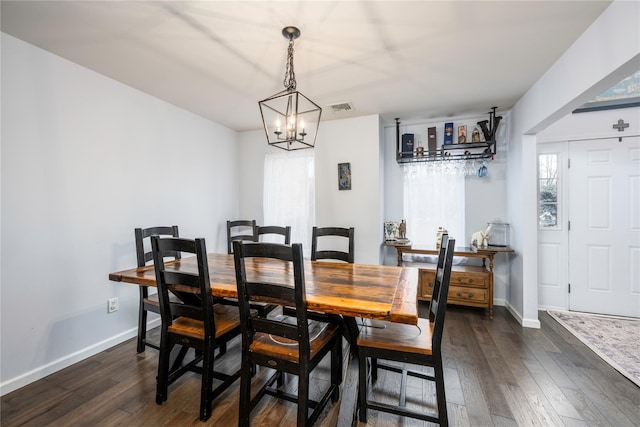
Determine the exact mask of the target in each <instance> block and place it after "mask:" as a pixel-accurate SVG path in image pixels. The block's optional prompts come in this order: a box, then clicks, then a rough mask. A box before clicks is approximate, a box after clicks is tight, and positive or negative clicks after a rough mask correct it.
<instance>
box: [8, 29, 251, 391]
mask: <svg viewBox="0 0 640 427" xmlns="http://www.w3.org/2000/svg"><path fill="white" fill-rule="evenodd" d="M1 43H2V146H1V148H2V172H1V187H2V212H1V218H2V226H1V233H2V245H1V254H2V259H1V262H2V278H1V284H0V286H1V289H0V298H1V315H0V316H1V339H2V349H1V358H2V363H1V372H0V387H1V393H3V394H4V393H8V392H9V391H11V390H13V389H15V388H18V387H20V386H22V385H24V384H27V383H29V382H31V381H34V380H36V379H39V378H41V377H43V376H45V375H47V374H49V373H51V372H54V371H56V370H58V369H61V368H63V367H65V366H68V365H70V364H71V363H74V362H75V361H77V360H81V359H83V358H85V357H88V356H90V355H92V354H94V353H97V352H99V351H101V350H103V349H105V348H108V347H110V346H112V345H114V344H116V343H118V342H120V341H123V340H125V339H127V338H129V337H132V336H133V335H134V334H135V331H136V327H137V303H138V300H137V299H138V288H137V287H136V286H134V285H128V284H120V283H114V282H110V281H109V280H108V274H109V273H110V272H113V271H117V270H122V269H126V268H131V267H134V266H135V264H136V258H135V249H134V242H133V229H134V228H135V227H138V226H141V227H147V226H152V225H160V224H177V225H179V226H180V232H181V234H182V235H183V236H185V237H205V238H206V239H207V246H208V249H209V250H212V251H213V250H218V251H225V240H226V228H225V226H224V221H226V219H227V218H229V217H235V216H236V215H237V214H238V202H237V198H236V193H237V191H238V188H239V186H238V183H237V181H236V180H235V176H236V174H237V164H238V157H237V143H236V142H237V134H236V133H235V132H233V131H231V130H229V129H227V128H224V127H222V126H219V125H217V124H215V123H212V122H210V121H208V120H205V119H203V118H200V117H198V116H195V115H193V114H191V113H188V112H186V111H184V110H181V109H178V108H176V107H174V106H172V105H169V104H167V103H165V102H163V101H160V100H158V99H156V98H152V97H150V96H148V95H146V94H144V93H142V92H139V91H137V90H134V89H132V88H130V87H128V86H124V85H122V84H120V83H118V82H116V81H114V80H111V79H109V78H106V77H104V76H102V75H99V74H96V73H94V72H92V71H90V70H87V69H85V68H82V67H80V66H78V65H76V64H73V63H71V62H69V61H67V60H64V59H62V58H60V57H57V56H54V55H52V54H50V53H48V52H45V51H43V50H41V49H39V48H36V47H34V46H32V45H29V44H27V43H24V42H22V41H20V40H18V39H15V38H13V37H11V36H8V35H6V34H2V39H1ZM111 297H119V299H120V309H119V311H117V312H116V313H113V314H107V308H106V306H107V304H106V303H107V299H108V298H111Z"/></svg>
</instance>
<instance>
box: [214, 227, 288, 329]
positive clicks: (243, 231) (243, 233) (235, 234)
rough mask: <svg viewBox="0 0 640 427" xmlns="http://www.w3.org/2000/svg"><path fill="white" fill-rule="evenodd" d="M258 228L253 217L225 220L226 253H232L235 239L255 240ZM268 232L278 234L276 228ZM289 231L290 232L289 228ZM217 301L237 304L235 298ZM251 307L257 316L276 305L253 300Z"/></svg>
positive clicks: (268, 311) (263, 315)
mask: <svg viewBox="0 0 640 427" xmlns="http://www.w3.org/2000/svg"><path fill="white" fill-rule="evenodd" d="M273 228H274V227H269V229H270V230H271V229H273ZM258 229H259V227H258V226H257V225H256V220H255V219H251V220H237V221H227V253H228V254H232V253H233V242H235V241H241V242H257V241H258V236H259V235H258V234H257V230H258ZM249 230H251V234H247V233H248V232H249ZM285 232H286V230H285ZM269 233H277V234H280V233H279V232H278V230H274V231H269ZM289 233H291V231H290V229H289ZM263 234H264V233H263ZM285 237H286V236H285ZM219 302H220V303H222V304H227V305H235V306H237V305H238V300H237V299H236V298H221V299H220V300H219ZM251 308H252V309H254V310H256V311H257V313H258V316H260V317H267V315H268V314H269V313H271V312H272V311H273V310H275V309H276V308H277V306H276V305H274V304H267V303H263V302H255V303H252V304H251Z"/></svg>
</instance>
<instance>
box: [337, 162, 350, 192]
mask: <svg viewBox="0 0 640 427" xmlns="http://www.w3.org/2000/svg"><path fill="white" fill-rule="evenodd" d="M338 190H351V163H338Z"/></svg>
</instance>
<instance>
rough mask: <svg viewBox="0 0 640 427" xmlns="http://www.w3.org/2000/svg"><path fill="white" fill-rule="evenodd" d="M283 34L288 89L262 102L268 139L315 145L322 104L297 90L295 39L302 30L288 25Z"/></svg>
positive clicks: (281, 144)
mask: <svg viewBox="0 0 640 427" xmlns="http://www.w3.org/2000/svg"><path fill="white" fill-rule="evenodd" d="M282 35H283V36H284V37H285V38H286V39H288V40H289V46H288V50H287V63H286V67H285V76H284V82H283V83H284V87H285V89H284V90H283V91H281V92H278V93H276V94H275V95H272V96H270V97H268V98H266V99H263V100H262V101H260V102H259V103H258V105H259V106H260V114H261V116H262V123H263V125H264V130H265V134H266V136H267V142H268V143H269V145H271V146H274V147H278V148H281V149H283V150H287V151H293V150H301V149H305V148H313V147H314V146H315V143H316V136H317V134H318V127H319V126H320V117H321V115H322V108H320V107H319V106H318V105H317V104H316V103H315V102H313V101H312V100H311V99H309V98H308V97H306V96H305V95H304V94H302V92H300V91H298V90H297V82H296V75H295V71H294V68H293V54H294V49H293V46H294V40H295V39H297V38H298V37H300V30H299V29H298V28H296V27H293V26H288V27H285V28H283V30H282ZM305 120H306V123H305Z"/></svg>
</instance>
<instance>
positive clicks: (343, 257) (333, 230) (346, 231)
mask: <svg viewBox="0 0 640 427" xmlns="http://www.w3.org/2000/svg"><path fill="white" fill-rule="evenodd" d="M354 234H355V230H354V228H353V227H351V228H340V227H322V228H320V227H313V231H312V233H311V260H312V261H315V260H318V259H336V260H340V261H345V262H348V263H351V264H353V262H354V253H353V246H354ZM326 236H334V237H335V236H338V237H346V238H347V239H349V241H348V245H349V250H348V252H344V251H337V250H321V251H320V250H318V237H326Z"/></svg>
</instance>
